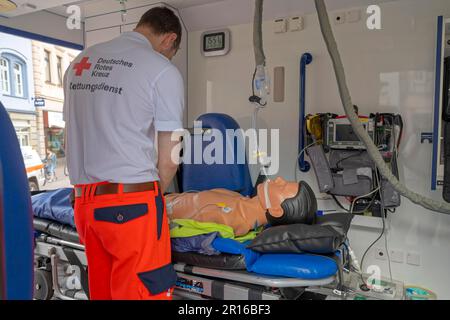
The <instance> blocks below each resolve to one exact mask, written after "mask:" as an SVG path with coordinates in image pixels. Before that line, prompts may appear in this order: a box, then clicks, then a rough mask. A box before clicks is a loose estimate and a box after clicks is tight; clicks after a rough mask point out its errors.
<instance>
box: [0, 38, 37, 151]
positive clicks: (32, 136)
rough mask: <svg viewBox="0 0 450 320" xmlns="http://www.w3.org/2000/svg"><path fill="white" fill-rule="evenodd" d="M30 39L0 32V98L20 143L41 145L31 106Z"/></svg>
mask: <svg viewBox="0 0 450 320" xmlns="http://www.w3.org/2000/svg"><path fill="white" fill-rule="evenodd" d="M33 76H34V70H33V55H32V42H31V40H29V39H25V38H22V37H17V36H13V35H9V34H5V33H1V34H0V101H1V102H2V103H3V105H4V106H5V108H6V110H7V111H8V113H9V116H10V118H11V120H12V122H13V125H14V128H15V130H16V133H17V137H18V139H19V143H20V145H21V146H29V147H32V148H33V149H35V150H39V148H40V145H39V144H40V138H39V135H40V133H39V131H38V128H37V122H36V120H37V115H36V108H35V106H34V78H33Z"/></svg>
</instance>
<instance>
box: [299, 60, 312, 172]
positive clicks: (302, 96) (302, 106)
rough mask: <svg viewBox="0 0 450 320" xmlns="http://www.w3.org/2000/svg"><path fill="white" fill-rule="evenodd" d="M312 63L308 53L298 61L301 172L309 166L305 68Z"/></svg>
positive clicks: (306, 170)
mask: <svg viewBox="0 0 450 320" xmlns="http://www.w3.org/2000/svg"><path fill="white" fill-rule="evenodd" d="M312 61H313V57H312V55H311V54H310V53H304V54H303V55H302V58H301V60H300V118H299V129H298V130H299V131H298V140H299V141H298V154H299V159H298V165H299V169H300V171H301V172H308V171H309V170H310V169H311V165H310V164H309V162H308V161H306V160H305V150H304V149H305V138H306V119H305V117H306V106H305V105H306V66H307V65H309V64H310V63H311V62H312ZM302 151H303V152H302Z"/></svg>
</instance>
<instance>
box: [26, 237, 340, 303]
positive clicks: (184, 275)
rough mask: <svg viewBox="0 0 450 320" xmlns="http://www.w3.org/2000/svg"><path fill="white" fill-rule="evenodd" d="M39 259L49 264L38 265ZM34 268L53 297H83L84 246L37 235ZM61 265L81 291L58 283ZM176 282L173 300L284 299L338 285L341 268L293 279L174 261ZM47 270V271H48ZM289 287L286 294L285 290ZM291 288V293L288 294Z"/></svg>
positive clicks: (85, 274) (84, 293)
mask: <svg viewBox="0 0 450 320" xmlns="http://www.w3.org/2000/svg"><path fill="white" fill-rule="evenodd" d="M40 259H45V260H46V261H47V262H48V264H49V265H47V266H46V267H42V266H40V265H41V263H38V261H39V260H40ZM35 261H36V263H35V265H36V270H39V269H40V268H41V269H42V268H46V270H47V271H49V272H51V279H52V284H51V285H52V289H53V298H56V299H60V300H87V299H88V294H86V292H88V284H87V271H86V267H87V258H86V254H85V252H84V246H83V245H81V244H78V243H74V242H71V241H66V240H62V239H59V238H56V237H53V236H50V235H47V234H44V233H42V234H40V235H39V236H38V237H37V238H36V244H35ZM62 264H70V265H72V266H75V267H77V268H78V269H79V270H80V277H81V279H80V282H81V285H82V287H83V290H79V291H72V290H66V291H63V289H62V288H61V286H60V283H59V279H60V275H59V269H60V267H61V265H62ZM174 268H175V271H176V272H177V274H178V281H177V284H176V287H175V290H174V299H189V300H210V299H215V300H252V301H258V300H285V299H294V298H297V297H299V296H301V294H302V293H304V292H305V290H306V288H311V287H313V288H319V287H321V286H328V287H329V286H334V285H336V287H339V285H340V281H339V279H342V268H341V267H340V266H339V271H338V273H337V274H336V275H335V276H332V277H328V278H324V279H319V280H304V279H296V278H284V277H270V276H264V275H260V274H255V273H250V272H247V271H226V270H217V269H209V268H202V267H196V266H190V265H187V264H184V263H175V264H174ZM49 269H50V270H49ZM286 289H289V290H291V294H290V297H287V296H286V292H285V290H286ZM292 290H293V291H294V294H292Z"/></svg>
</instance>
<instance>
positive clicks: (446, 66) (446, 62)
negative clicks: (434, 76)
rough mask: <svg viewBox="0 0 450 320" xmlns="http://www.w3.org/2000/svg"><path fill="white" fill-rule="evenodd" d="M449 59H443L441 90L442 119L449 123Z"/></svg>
mask: <svg viewBox="0 0 450 320" xmlns="http://www.w3.org/2000/svg"><path fill="white" fill-rule="evenodd" d="M449 98H450V57H447V58H445V59H444V88H443V100H442V103H443V106H442V113H443V114H442V118H443V120H444V121H447V122H450V99H449Z"/></svg>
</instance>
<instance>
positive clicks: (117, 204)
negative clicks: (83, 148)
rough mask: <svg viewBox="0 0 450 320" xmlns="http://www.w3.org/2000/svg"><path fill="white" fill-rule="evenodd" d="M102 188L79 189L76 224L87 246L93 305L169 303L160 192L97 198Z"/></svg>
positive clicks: (172, 276)
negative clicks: (121, 302)
mask: <svg viewBox="0 0 450 320" xmlns="http://www.w3.org/2000/svg"><path fill="white" fill-rule="evenodd" d="M100 184H106V183H99V184H91V185H79V186H76V187H80V188H82V194H83V195H82V196H81V197H79V198H76V199H75V224H76V227H77V231H78V233H79V235H80V240H81V242H82V243H83V244H84V245H85V248H86V256H87V261H88V276H89V296H90V299H91V300H171V299H172V292H173V287H174V286H175V283H176V279H177V276H176V273H175V270H174V269H173V266H172V264H171V250H170V234H169V223H168V218H167V214H166V210H165V202H164V198H163V195H162V194H160V192H159V191H158V190H159V188H158V186H157V183H156V182H155V191H146V192H138V193H123V192H122V186H121V185H120V186H119V192H118V194H113V195H101V196H98V195H95V190H96V187H97V186H98V185H100Z"/></svg>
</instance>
